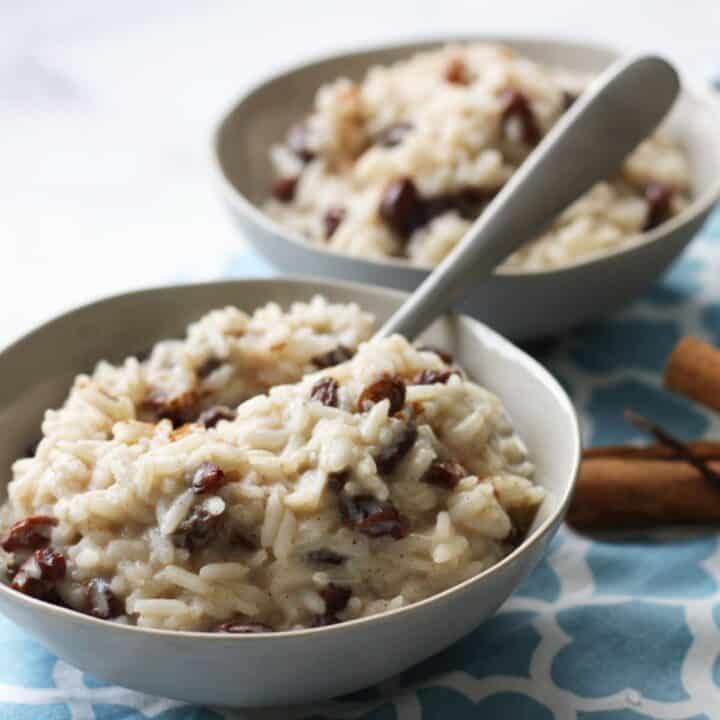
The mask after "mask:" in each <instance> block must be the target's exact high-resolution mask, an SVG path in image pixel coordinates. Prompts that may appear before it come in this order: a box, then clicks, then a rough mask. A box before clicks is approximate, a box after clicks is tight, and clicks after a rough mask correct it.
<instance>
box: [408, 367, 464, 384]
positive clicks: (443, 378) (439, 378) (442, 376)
mask: <svg viewBox="0 0 720 720" xmlns="http://www.w3.org/2000/svg"><path fill="white" fill-rule="evenodd" d="M452 374H453V371H452V370H445V371H444V372H438V371H437V370H421V371H420V372H419V373H417V375H415V376H413V378H412V380H411V381H410V384H411V385H435V384H436V383H442V384H445V383H446V382H447V381H448V380H449V379H450V376H451V375H452Z"/></svg>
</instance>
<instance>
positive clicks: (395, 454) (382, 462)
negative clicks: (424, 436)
mask: <svg viewBox="0 0 720 720" xmlns="http://www.w3.org/2000/svg"><path fill="white" fill-rule="evenodd" d="M417 435H418V433H417V428H416V427H415V426H414V425H408V426H407V427H405V428H404V429H403V431H402V432H401V433H400V436H399V437H398V438H397V440H396V441H395V442H394V443H393V444H392V445H389V446H388V447H386V448H383V449H382V450H380V452H378V454H377V455H376V456H375V465H376V466H377V469H378V472H379V473H380V474H381V475H390V474H391V473H392V472H393V471H394V470H395V468H396V467H397V466H398V464H399V463H400V461H401V460H402V459H403V458H404V457H405V456H406V455H407V454H408V453H409V452H410V450H411V449H412V447H413V445H415V441H416V440H417Z"/></svg>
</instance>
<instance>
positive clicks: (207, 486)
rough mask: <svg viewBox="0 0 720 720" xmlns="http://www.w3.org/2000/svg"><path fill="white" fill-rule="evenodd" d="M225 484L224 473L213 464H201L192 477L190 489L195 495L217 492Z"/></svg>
mask: <svg viewBox="0 0 720 720" xmlns="http://www.w3.org/2000/svg"><path fill="white" fill-rule="evenodd" d="M224 483H225V473H224V472H223V471H222V469H221V468H220V467H219V466H218V465H216V464H215V463H214V462H205V463H203V464H202V465H201V466H200V467H199V468H198V469H197V470H196V471H195V474H194V475H193V479H192V489H193V492H194V493H195V494H196V495H202V494H203V493H214V492H217V491H218V490H219V489H220V487H221V486H222V485H223V484H224Z"/></svg>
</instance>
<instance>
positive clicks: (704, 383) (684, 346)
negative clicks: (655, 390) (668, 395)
mask: <svg viewBox="0 0 720 720" xmlns="http://www.w3.org/2000/svg"><path fill="white" fill-rule="evenodd" d="M665 387H667V388H668V390H672V391H674V392H677V393H680V394H681V395H685V396H686V397H689V398H690V399H692V400H695V402H698V403H700V404H701V405H705V407H709V408H712V409H713V410H720V350H717V349H716V348H714V347H713V346H712V345H709V344H708V343H706V342H703V341H702V340H700V339H699V338H696V337H690V336H688V337H685V338H683V339H682V340H681V341H680V342H679V343H678V344H677V345H676V346H675V349H674V350H673V351H672V354H671V355H670V358H669V359H668V362H667V365H666V366H665Z"/></svg>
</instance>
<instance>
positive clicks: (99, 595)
mask: <svg viewBox="0 0 720 720" xmlns="http://www.w3.org/2000/svg"><path fill="white" fill-rule="evenodd" d="M87 600H88V612H89V613H90V615H94V616H95V617H96V618H100V619H101V620H109V619H110V618H115V617H118V616H119V615H122V614H123V613H124V612H125V608H124V607H123V603H122V601H121V600H120V599H119V598H118V597H117V595H115V593H114V592H113V591H112V589H111V588H110V583H109V582H107V580H103V579H102V578H95V579H93V580H91V581H90V582H89V583H88V585H87Z"/></svg>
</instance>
